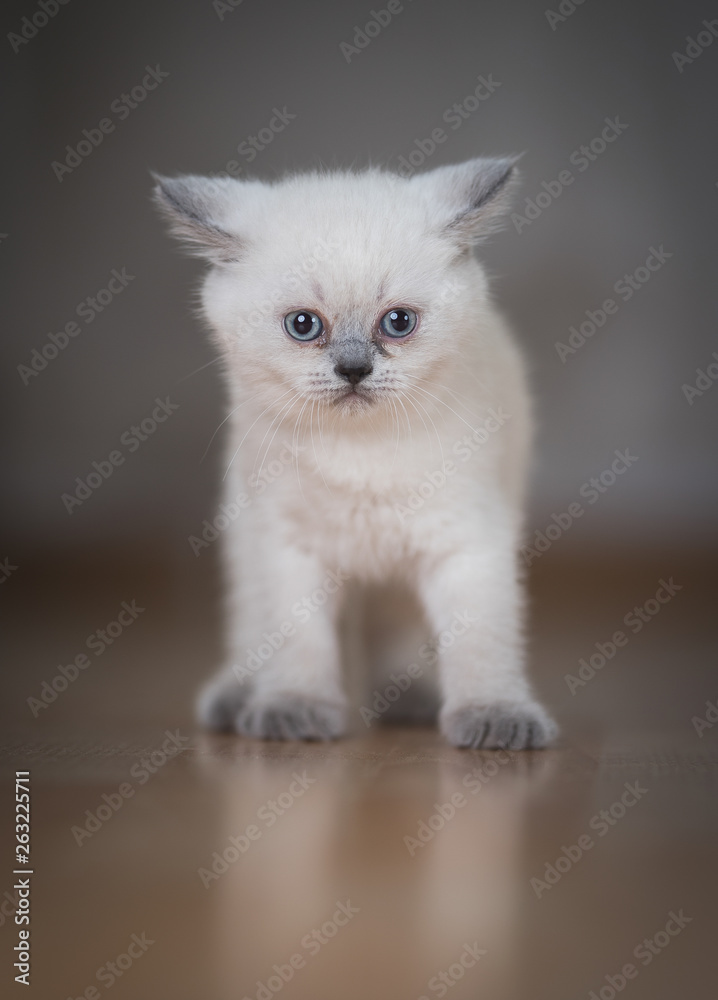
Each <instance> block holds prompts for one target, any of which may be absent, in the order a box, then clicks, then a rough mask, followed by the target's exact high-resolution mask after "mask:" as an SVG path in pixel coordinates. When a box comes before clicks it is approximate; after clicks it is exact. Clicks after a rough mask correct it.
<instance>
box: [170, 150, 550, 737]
mask: <svg viewBox="0 0 718 1000" xmlns="http://www.w3.org/2000/svg"><path fill="white" fill-rule="evenodd" d="M511 171H512V164H511V163H510V162H508V161H474V162H473V163H470V164H465V165H463V166H461V167H456V168H440V169H439V170H437V171H434V172H432V173H431V174H427V175H424V176H423V177H417V178H415V179H413V180H411V181H405V180H402V179H400V178H397V177H395V176H393V175H390V174H384V173H380V172H367V173H365V174H361V175H351V174H338V175H331V176H329V177H322V176H318V175H311V176H307V177H298V178H292V179H290V180H288V181H285V182H283V183H281V184H278V185H275V186H271V187H270V186H268V185H262V184H258V183H252V184H241V183H238V182H234V181H229V182H216V181H214V182H212V181H201V180H200V179H178V180H177V181H162V182H161V187H160V189H159V197H160V201H161V203H162V204H163V206H164V207H165V209H166V210H167V211H169V212H170V214H171V217H172V219H173V222H174V224H175V228H176V229H177V230H178V232H179V233H180V235H182V236H184V237H185V239H189V240H190V241H191V242H193V243H195V244H198V245H199V246H200V248H201V252H203V253H205V255H207V256H208V257H210V259H211V260H212V262H213V264H214V265H215V266H214V267H213V269H212V270H211V271H210V272H209V274H208V276H207V279H206V281H205V284H204V288H203V308H204V313H205V316H206V318H207V320H208V321H209V324H210V326H211V328H212V330H213V332H214V336H215V340H216V342H217V343H218V345H219V347H220V350H221V351H222V352H223V354H224V357H225V364H226V371H227V376H228V385H229V390H230V412H231V413H232V415H231V417H230V418H229V420H228V425H229V427H230V428H231V429H230V433H229V435H228V438H229V441H228V455H227V464H228V466H229V473H228V475H227V479H226V482H225V487H226V491H225V493H226V497H225V499H226V502H232V501H234V500H235V498H236V497H238V496H239V495H240V494H245V495H246V496H247V497H249V502H248V504H247V505H246V506H245V508H244V509H243V510H242V512H241V515H240V516H239V517H238V518H237V519H236V520H234V521H233V522H231V523H230V524H229V526H228V527H227V528H226V530H225V531H224V533H223V539H224V559H225V565H226V570H227V575H228V582H229V591H228V625H229V630H228V654H229V655H228V664H227V667H226V668H225V669H224V670H223V671H222V672H221V673H220V674H219V675H218V676H217V678H216V679H215V680H214V681H213V682H212V683H211V684H210V686H209V687H208V688H206V689H205V691H204V692H203V695H202V697H201V699H200V715H201V718H202V720H203V721H204V722H205V723H206V724H209V725H213V726H216V727H225V728H235V729H237V730H238V731H240V732H244V733H246V734H248V735H252V736H263V737H276V738H296V737H299V738H327V737H333V736H337V735H339V734H340V733H341V732H343V731H344V728H345V719H346V701H345V697H344V694H343V691H342V680H341V670H340V659H341V657H340V644H339V640H338V635H337V620H338V615H339V611H340V608H341V604H342V600H343V599H345V598H346V595H347V594H348V593H350V592H352V593H353V591H351V588H350V587H349V586H347V585H346V581H349V580H351V581H360V582H364V583H372V584H381V585H382V586H384V588H385V589H386V588H393V587H396V588H401V587H406V586H409V587H411V588H412V589H413V590H414V592H415V593H416V595H417V597H418V599H419V602H420V605H421V606H422V607H423V609H424V613H425V618H426V623H427V624H428V628H429V630H430V632H431V633H432V635H433V636H434V637H435V638H436V637H439V636H440V635H441V634H442V633H445V635H446V641H444V639H441V638H440V639H438V643H439V646H440V647H441V650H442V651H441V655H440V662H439V683H440V689H441V695H442V703H443V707H442V710H441V725H442V730H443V732H444V733H445V735H446V737H447V738H448V739H449V740H450V741H451V742H453V743H455V744H457V745H472V746H478V745H484V746H495V745H498V744H506V745H510V746H513V747H517V748H520V747H524V746H541V745H544V744H545V743H546V742H547V740H548V739H550V737H551V735H552V733H553V728H554V727H553V724H552V723H551V721H550V720H549V719H548V717H547V716H546V715H545V713H544V711H543V709H542V708H541V707H540V706H539V705H538V704H537V703H536V702H535V701H534V700H533V697H532V695H531V692H530V688H529V685H528V682H527V680H526V677H525V673H524V667H523V640H522V634H521V633H522V628H521V625H522V623H521V618H522V609H521V605H522V595H521V588H520V584H519V581H518V579H517V549H518V542H519V534H520V531H521V510H522V501H523V490H524V477H525V470H526V461H527V448H528V441H529V436H530V416H529V408H528V403H527V392H526V387H525V384H524V376H523V369H522V364H521V361H520V358H519V355H518V353H517V351H516V348H515V346H514V344H513V341H512V339H511V337H510V335H509V334H508V332H507V331H506V329H505V327H504V325H503V323H502V321H501V320H500V318H499V317H498V316H497V315H496V313H495V311H494V309H493V308H492V306H491V303H490V301H489V299H488V297H487V288H486V279H485V276H484V273H483V271H482V269H481V267H480V265H479V264H478V263H477V262H476V261H475V260H474V259H473V257H472V255H471V252H470V244H471V243H472V242H473V241H474V240H475V239H476V238H477V237H479V236H480V235H481V234H482V232H483V231H484V230H485V229H486V227H487V224H488V223H489V222H490V217H491V215H492V214H494V213H495V212H496V211H497V209H498V208H499V207H500V202H501V199H502V197H503V189H504V186H505V183H506V181H507V180H508V178H509V176H510V174H511ZM397 306H403V307H407V309H410V310H411V311H413V312H415V313H416V315H417V316H418V325H417V327H416V329H415V331H414V332H413V333H411V335H410V336H407V337H406V338H405V339H404V338H397V339H394V336H393V335H392V336H390V337H387V336H384V334H383V327H382V326H381V325H379V321H380V319H381V317H382V315H385V314H387V310H391V309H392V308H395V307H397ZM292 310H306V311H309V310H312V311H313V313H316V315H317V316H319V317H320V318H321V319H322V320H323V321H324V331H323V333H322V335H321V338H320V339H318V340H315V341H313V342H296V341H293V340H292V339H291V338H290V336H288V334H287V331H286V328H285V327H283V325H282V324H283V317H285V316H286V315H287V314H290V315H294V314H293V312H292ZM362 365H363V366H364V367H363V368H361V367H357V366H362ZM347 366H349V367H347ZM359 371H361V373H362V374H360V375H358V376H349V375H348V374H347V373H348V372H359ZM341 372H343V373H344V374H341ZM349 378H351V379H354V378H356V379H357V381H356V383H354V382H353V381H351V382H348V379H349ZM289 455H291V460H290V461H288V456H289ZM264 470H270V471H273V472H274V473H275V474H274V475H272V476H271V477H269V478H271V482H269V484H267V478H268V477H267V476H263V475H262V472H264ZM277 470H279V471H277ZM457 616H459V619H458V620H460V621H461V622H462V623H463V625H462V626H461V628H460V629H459V630H458V631H461V634H460V635H459V636H458V637H456V636H454V633H453V632H448V631H446V630H448V629H450V628H451V627H452V626H455V622H456V621H457ZM282 626H284V628H282ZM454 631H457V629H456V628H455V627H454ZM415 655H416V654H415ZM396 666H397V667H400V664H396ZM404 697H406V695H405V696H404ZM407 700H408V698H407Z"/></svg>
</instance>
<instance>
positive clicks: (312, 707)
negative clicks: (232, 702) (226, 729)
mask: <svg viewBox="0 0 718 1000" xmlns="http://www.w3.org/2000/svg"><path fill="white" fill-rule="evenodd" d="M345 721H346V711H345V708H344V705H342V704H341V703H340V702H336V701H327V700H323V699H321V698H315V697H312V696H309V695H303V694H295V693H290V692H288V693H286V694H274V695H272V696H267V695H265V696H263V697H259V696H258V697H255V698H253V699H252V700H251V701H249V702H248V703H247V705H245V706H243V707H242V708H241V709H240V711H239V713H238V715H237V718H236V723H235V724H236V728H237V732H238V733H244V735H245V736H251V737H253V738H254V739H260V740H335V739H337V737H339V736H341V735H342V734H343V733H344V728H345Z"/></svg>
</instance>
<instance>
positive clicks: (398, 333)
mask: <svg viewBox="0 0 718 1000" xmlns="http://www.w3.org/2000/svg"><path fill="white" fill-rule="evenodd" d="M416 319H417V317H416V313H415V312H414V310H413V309H404V308H401V309H390V310H389V312H388V313H384V315H383V316H382V318H381V322H380V323H379V326H380V327H381V329H382V332H383V333H385V334H386V335H387V337H408V336H409V334H410V333H411V331H412V330H413V329H414V327H415V326H416Z"/></svg>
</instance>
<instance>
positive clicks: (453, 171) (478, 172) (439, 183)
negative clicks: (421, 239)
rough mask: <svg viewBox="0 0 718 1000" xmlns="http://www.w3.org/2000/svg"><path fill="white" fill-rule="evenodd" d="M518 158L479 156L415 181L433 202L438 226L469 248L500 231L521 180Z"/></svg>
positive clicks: (429, 173) (422, 175)
mask: <svg viewBox="0 0 718 1000" xmlns="http://www.w3.org/2000/svg"><path fill="white" fill-rule="evenodd" d="M518 160H519V157H518V156H502V157H480V158H478V159H475V160H467V162H466V163H458V164H455V165H453V166H447V167H437V168H436V169H435V170H431V171H429V172H428V173H426V174H419V175H418V176H416V177H414V178H412V183H416V184H420V185H422V186H423V187H424V189H425V191H426V193H427V195H428V197H429V198H430V199H431V202H432V207H433V212H434V215H435V218H436V221H437V223H438V225H439V226H440V227H441V228H442V229H443V230H444V231H445V232H446V233H447V235H449V236H452V237H455V238H456V240H457V241H458V242H459V243H461V244H463V245H465V246H469V245H471V244H472V243H476V242H478V241H479V240H482V239H484V238H485V237H486V236H488V235H490V234H491V233H492V232H494V231H495V230H496V229H498V228H500V223H501V218H502V216H503V215H504V214H505V213H506V211H507V210H508V207H509V203H510V199H511V193H512V189H513V188H514V187H515V184H516V182H517V180H518V171H517V169H516V163H517V162H518Z"/></svg>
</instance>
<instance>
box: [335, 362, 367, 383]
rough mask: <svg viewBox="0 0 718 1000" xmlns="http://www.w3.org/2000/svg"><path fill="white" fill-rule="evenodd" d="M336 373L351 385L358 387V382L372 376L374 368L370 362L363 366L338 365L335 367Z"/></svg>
mask: <svg viewBox="0 0 718 1000" xmlns="http://www.w3.org/2000/svg"><path fill="white" fill-rule="evenodd" d="M334 371H335V372H336V373H337V375H342V376H343V377H344V378H345V379H346V380H347V381H348V382H349V383H350V384H351V385H356V384H357V382H361V380H362V379H363V378H366V376H367V375H371V373H372V371H373V366H372V364H371V362H370V361H365V362H364V364H361V365H343V364H338V365H336V366H335V368H334Z"/></svg>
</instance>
